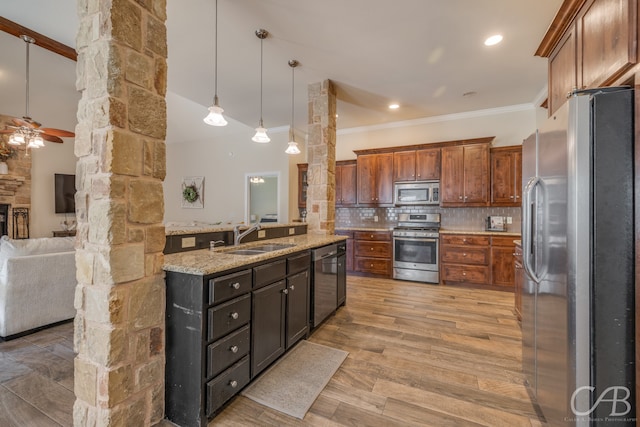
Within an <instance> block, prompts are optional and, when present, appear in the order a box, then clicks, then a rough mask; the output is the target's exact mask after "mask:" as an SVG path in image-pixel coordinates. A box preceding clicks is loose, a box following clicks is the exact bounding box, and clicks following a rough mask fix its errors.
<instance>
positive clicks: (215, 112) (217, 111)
mask: <svg viewBox="0 0 640 427" xmlns="http://www.w3.org/2000/svg"><path fill="white" fill-rule="evenodd" d="M214 28H215V30H214V32H215V36H216V41H215V44H214V60H215V64H214V74H215V75H214V80H213V88H214V96H213V105H212V106H211V107H209V114H208V115H207V117H205V118H204V119H202V120H204V122H205V123H206V124H208V125H211V126H226V125H227V121H226V120H225V119H224V117H223V116H222V113H223V112H224V110H223V109H222V107H220V105H218V0H216V19H215V25H214Z"/></svg>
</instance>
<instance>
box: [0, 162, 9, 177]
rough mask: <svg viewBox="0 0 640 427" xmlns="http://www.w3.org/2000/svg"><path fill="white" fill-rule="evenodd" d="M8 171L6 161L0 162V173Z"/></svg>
mask: <svg viewBox="0 0 640 427" xmlns="http://www.w3.org/2000/svg"><path fill="white" fill-rule="evenodd" d="M8 173H9V166H7V163H6V162H0V175H6V174H8Z"/></svg>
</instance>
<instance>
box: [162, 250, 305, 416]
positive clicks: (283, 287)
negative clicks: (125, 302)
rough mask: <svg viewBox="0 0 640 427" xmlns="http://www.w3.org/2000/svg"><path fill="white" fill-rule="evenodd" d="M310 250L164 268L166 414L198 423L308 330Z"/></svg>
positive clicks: (211, 414)
mask: <svg viewBox="0 0 640 427" xmlns="http://www.w3.org/2000/svg"><path fill="white" fill-rule="evenodd" d="M310 270H311V255H310V252H309V251H306V250H305V251H302V252H299V253H295V254H291V255H289V256H287V257H282V258H277V259H275V260H272V261H265V262H262V263H256V264H253V265H251V266H248V267H245V268H239V269H234V270H228V271H227V272H221V273H216V274H213V275H208V276H204V277H203V276H201V275H194V274H186V273H176V272H172V271H168V272H167V275H166V288H167V293H166V295H167V297H166V298H167V299H166V311H165V313H166V314H165V315H166V325H167V326H166V374H165V375H166V379H165V388H166V399H165V401H166V414H167V418H169V420H171V421H173V422H174V423H176V424H179V425H184V426H198V427H204V426H206V425H207V423H208V420H209V419H211V418H212V417H213V416H214V415H215V414H216V413H217V411H218V410H219V409H220V408H221V407H222V406H223V405H224V404H225V403H226V402H227V401H228V400H229V399H231V398H233V397H234V396H235V395H236V394H237V393H238V392H239V391H240V390H242V388H244V386H246V385H247V384H248V383H249V381H250V380H252V379H253V378H255V377H256V375H258V374H259V373H260V372H262V371H263V370H264V369H265V368H266V367H267V366H269V365H270V364H271V363H273V362H274V361H275V360H276V359H277V358H279V357H280V356H281V355H282V354H284V353H285V352H286V350H287V349H288V348H290V347H291V346H292V345H293V344H295V343H296V342H297V341H298V340H300V339H302V338H304V337H306V336H307V335H308V333H309V304H310V298H309V297H310V292H311V289H310V285H311V279H310Z"/></svg>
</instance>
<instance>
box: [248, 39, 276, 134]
mask: <svg viewBox="0 0 640 427" xmlns="http://www.w3.org/2000/svg"><path fill="white" fill-rule="evenodd" d="M268 35H269V32H268V31H267V30H263V29H259V30H256V37H258V38H259V39H260V124H259V125H258V127H257V128H256V134H255V135H254V136H253V138H251V140H252V141H254V142H259V143H261V144H266V143H267V142H269V141H271V139H269V136H268V135H267V129H266V128H265V127H264V124H263V123H262V41H263V40H264V39H266V38H267V36H268Z"/></svg>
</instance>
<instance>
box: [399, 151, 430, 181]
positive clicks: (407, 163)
mask: <svg viewBox="0 0 640 427" xmlns="http://www.w3.org/2000/svg"><path fill="white" fill-rule="evenodd" d="M438 179H440V148H429V149H424V150H410V151H396V152H394V153H393V181H394V182H398V181H425V180H438Z"/></svg>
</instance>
